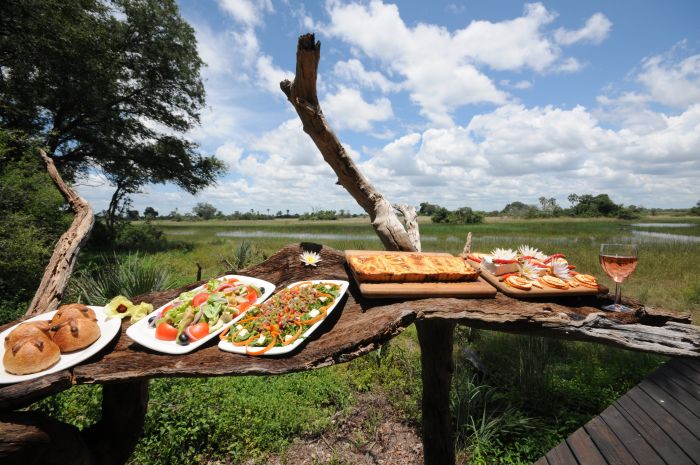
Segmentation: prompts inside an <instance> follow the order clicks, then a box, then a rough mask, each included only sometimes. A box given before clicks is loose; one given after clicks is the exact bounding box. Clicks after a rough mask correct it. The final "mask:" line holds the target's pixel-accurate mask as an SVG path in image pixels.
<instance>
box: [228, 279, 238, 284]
mask: <svg viewBox="0 0 700 465" xmlns="http://www.w3.org/2000/svg"><path fill="white" fill-rule="evenodd" d="M226 282H227V283H228V284H236V283H237V282H238V280H237V279H236V278H231V279H229V280H228V281H226Z"/></svg>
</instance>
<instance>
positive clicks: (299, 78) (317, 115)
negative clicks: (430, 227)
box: [280, 34, 415, 251]
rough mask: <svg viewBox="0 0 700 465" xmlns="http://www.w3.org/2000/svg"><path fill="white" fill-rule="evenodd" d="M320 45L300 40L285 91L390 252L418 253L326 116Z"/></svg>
mask: <svg viewBox="0 0 700 465" xmlns="http://www.w3.org/2000/svg"><path fill="white" fill-rule="evenodd" d="M320 58H321V43H320V42H316V40H315V37H314V35H313V34H305V35H303V36H300V37H299V42H298V44H297V64H296V76H295V77H294V82H290V81H289V80H286V79H285V80H284V81H282V82H281V83H280V87H281V89H282V91H283V92H284V93H285V95H286V96H287V99H289V101H290V102H291V104H292V106H293V107H294V109H295V110H296V112H297V114H298V115H299V118H300V119H301V122H302V124H303V126H304V132H306V133H307V134H308V135H309V136H310V137H311V139H312V140H313V141H314V144H316V147H318V149H319V151H320V152H321V154H322V155H323V159H324V160H325V161H326V163H328V164H329V165H330V166H331V168H333V171H334V172H335V174H336V175H337V176H338V182H339V183H340V184H341V185H342V186H343V187H344V188H345V189H346V190H347V191H348V192H349V193H350V195H352V197H353V198H354V199H355V200H356V201H357V203H358V204H359V205H360V206H361V207H362V208H363V209H364V210H365V211H366V212H367V213H368V214H369V217H370V220H371V222H372V226H373V227H374V230H375V231H376V233H377V235H378V236H379V239H380V240H381V241H382V244H384V247H385V248H386V249H387V250H407V251H412V250H415V247H414V245H413V243H412V241H411V238H410V237H409V235H408V233H407V232H406V230H405V229H404V227H403V225H402V224H401V221H400V220H399V218H398V217H397V216H396V213H394V209H393V207H392V206H391V203H389V201H388V200H386V199H385V198H384V196H383V195H382V194H381V193H380V192H379V191H377V190H376V189H375V188H374V186H373V185H372V184H370V182H369V181H368V180H367V178H365V177H364V175H363V174H362V173H361V172H360V170H359V169H358V167H357V165H356V164H355V162H354V161H353V159H352V158H351V157H350V155H348V153H347V151H346V150H345V148H344V147H343V145H342V144H341V143H340V140H339V139H338V138H337V137H336V135H335V133H334V132H333V130H332V129H331V128H330V126H329V125H328V122H327V121H326V118H325V117H324V116H323V111H321V106H320V105H319V102H318V96H317V93H316V78H317V75H318V62H319V60H320Z"/></svg>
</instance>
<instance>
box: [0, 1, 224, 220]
mask: <svg viewBox="0 0 700 465" xmlns="http://www.w3.org/2000/svg"><path fill="white" fill-rule="evenodd" d="M0 18H1V19H0V21H1V22H0V24H1V25H2V27H1V30H2V32H1V33H0V127H3V128H10V129H19V130H22V131H24V132H25V133H26V134H28V135H29V136H30V137H32V138H33V139H35V140H37V141H38V143H39V145H42V146H45V147H46V148H47V154H48V155H49V156H50V157H51V158H52V159H53V160H54V162H55V164H56V166H57V167H58V168H59V170H60V171H61V173H62V175H63V176H65V177H66V178H67V179H69V180H73V179H75V178H77V177H79V176H81V175H87V174H88V173H90V172H94V171H95V170H97V171H101V172H103V173H104V174H105V176H106V177H107V179H108V180H109V181H110V183H111V184H112V185H113V186H114V187H115V192H114V195H113V197H112V202H111V203H110V206H109V208H108V210H107V219H108V224H109V225H112V226H113V225H114V218H115V217H116V216H118V215H119V212H120V210H123V205H124V203H125V202H126V201H127V200H128V198H129V196H130V195H131V194H133V193H136V192H139V189H140V188H141V187H142V186H144V185H145V184H148V183H165V182H173V183H175V184H176V185H178V186H179V187H181V188H182V189H184V190H186V191H187V192H190V193H195V192H197V191H199V190H201V189H203V188H205V187H207V186H209V185H211V184H213V183H214V182H215V181H216V179H217V177H218V176H219V175H221V174H222V173H223V169H224V165H223V163H222V162H221V161H220V160H218V159H216V158H215V157H210V156H204V155H202V154H200V153H199V152H198V150H197V146H196V145H195V144H193V143H192V142H190V141H188V140H187V139H185V138H184V137H182V136H181V134H182V133H184V132H186V131H188V130H189V129H191V128H192V127H193V126H194V125H196V124H198V122H199V112H200V110H201V108H202V107H203V105H204V87H203V84H202V81H201V79H200V67H201V65H202V62H201V60H200V58H199V55H198V54H197V48H196V41H195V35H194V31H193V29H192V28H191V27H190V26H189V25H188V24H187V23H186V22H185V21H184V20H183V19H182V18H181V17H180V14H179V11H178V8H177V5H176V3H175V1H174V0H113V1H109V0H107V1H101V0H5V1H3V2H0Z"/></svg>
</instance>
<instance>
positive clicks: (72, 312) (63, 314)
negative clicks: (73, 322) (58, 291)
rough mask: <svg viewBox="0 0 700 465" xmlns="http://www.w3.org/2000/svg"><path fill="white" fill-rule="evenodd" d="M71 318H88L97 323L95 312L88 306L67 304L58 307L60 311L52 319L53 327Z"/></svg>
mask: <svg viewBox="0 0 700 465" xmlns="http://www.w3.org/2000/svg"><path fill="white" fill-rule="evenodd" d="M70 318H87V319H90V320H92V321H97V316H95V312H94V311H93V310H92V309H91V308H90V307H88V306H86V305H83V304H67V305H61V306H60V307H58V310H57V311H56V313H55V314H54V316H53V318H51V326H56V325H58V324H61V323H63V322H64V321H66V320H68V319H70Z"/></svg>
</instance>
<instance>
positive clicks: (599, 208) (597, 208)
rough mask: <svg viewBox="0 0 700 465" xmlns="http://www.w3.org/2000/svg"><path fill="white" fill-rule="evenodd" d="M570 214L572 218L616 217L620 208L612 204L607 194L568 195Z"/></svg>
mask: <svg viewBox="0 0 700 465" xmlns="http://www.w3.org/2000/svg"><path fill="white" fill-rule="evenodd" d="M568 199H569V202H571V212H572V214H573V215H574V216H588V217H593V216H617V214H618V212H619V211H620V209H621V208H622V206H621V205H618V204H616V203H615V202H613V201H612V200H611V199H610V197H609V196H608V194H598V195H596V196H593V195H591V194H584V195H578V194H570V195H569V197H568Z"/></svg>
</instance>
